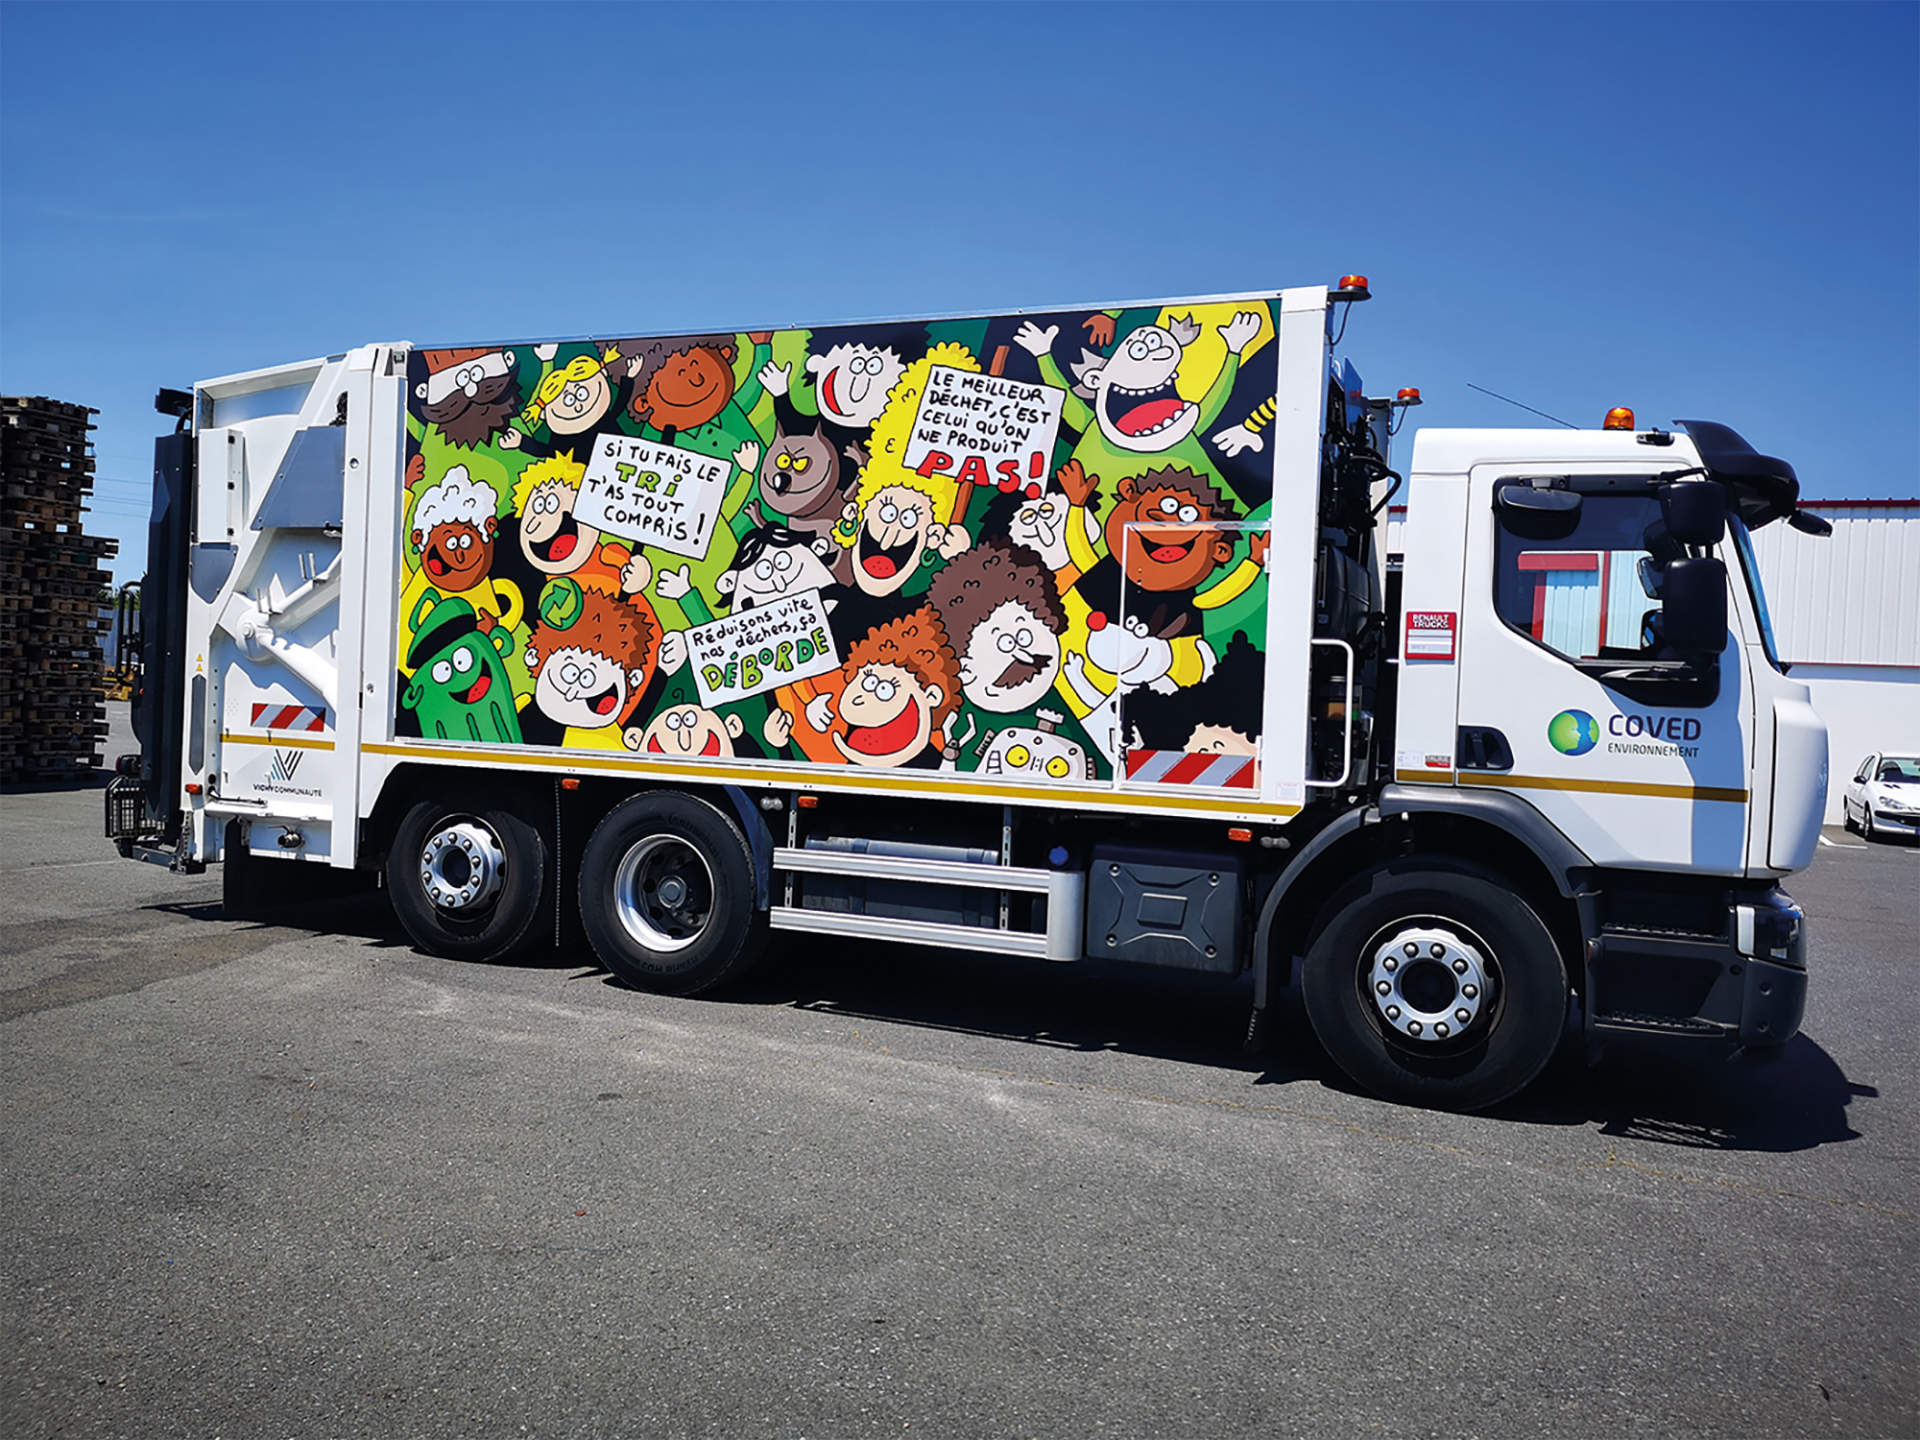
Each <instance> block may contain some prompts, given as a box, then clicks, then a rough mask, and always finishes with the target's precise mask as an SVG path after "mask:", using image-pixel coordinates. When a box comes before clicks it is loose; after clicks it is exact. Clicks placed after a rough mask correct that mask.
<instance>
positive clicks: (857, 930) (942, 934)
mask: <svg viewBox="0 0 1920 1440" xmlns="http://www.w3.org/2000/svg"><path fill="white" fill-rule="evenodd" d="M767 923H768V924H769V925H770V926H772V927H773V928H774V929H775V930H810V931H812V932H814V933H815V934H817V935H857V936H861V937H863V938H865V939H868V940H891V941H894V942H896V943H901V944H908V945H934V946H938V947H941V948H943V949H948V950H974V951H979V952H982V953H985V954H990V955H1029V956H1033V957H1035V958H1038V959H1045V958H1046V956H1047V937H1046V936H1045V935H1035V934H1030V933H1028V932H1026V931H1021V930H990V929H988V928H986V927H985V926H981V925H947V924H943V923H941V922H940V921H937V920H906V919H902V918H899V917H897V916H891V915H852V914H848V913H846V912H844V911H839V910H804V909H801V908H800V907H799V906H797V905H775V906H772V907H771V908H770V909H769V910H768V911H767Z"/></svg>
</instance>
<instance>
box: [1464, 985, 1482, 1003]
mask: <svg viewBox="0 0 1920 1440" xmlns="http://www.w3.org/2000/svg"><path fill="white" fill-rule="evenodd" d="M1460 993H1461V994H1462V995H1464V996H1466V997H1467V999H1469V1000H1477V999H1479V998H1480V987H1479V986H1478V985H1462V986H1461V987H1460Z"/></svg>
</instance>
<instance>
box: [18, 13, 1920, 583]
mask: <svg viewBox="0 0 1920 1440" xmlns="http://www.w3.org/2000/svg"><path fill="white" fill-rule="evenodd" d="M1354 271H1358V272H1361V273H1364V274H1366V275H1367V276H1368V277H1369V278H1370V279H1371V280H1372V283H1373V289H1374V294H1375V297H1376V298H1375V299H1374V300H1373V301H1372V302H1371V303H1370V304H1368V305H1367V306H1365V307H1362V308H1361V309H1359V310H1358V312H1357V313H1356V314H1355V315H1354V317H1353V320H1352V323H1351V325H1350V327H1349V329H1348V333H1347V337H1346V343H1345V345H1344V347H1343V348H1344V351H1345V353H1347V354H1348V355H1349V356H1350V357H1351V358H1352V359H1353V360H1354V362H1355V364H1356V365H1357V366H1358V367H1359V369H1360V371H1361V373H1362V375H1363V376H1365V377H1366V379H1367V381H1368V383H1369V386H1370V388H1371V389H1372V390H1373V391H1374V392H1375V393H1379V392H1382V391H1391V390H1395V389H1398V388H1399V387H1400V386H1403V385H1417V386H1419V387H1420V389H1421V390H1422V392H1423V394H1424V396H1425V398H1426V402H1427V403H1426V405H1425V407H1424V408H1423V409H1422V410H1420V411H1418V412H1416V413H1415V416H1414V420H1415V421H1416V422H1417V423H1419V424H1424V425H1441V426H1452V425H1514V424H1520V425H1532V424H1545V423H1546V422H1545V421H1539V420H1536V419H1534V418H1533V417H1531V416H1529V415H1527V414H1526V413H1524V412H1523V411H1520V410H1516V409H1514V408H1512V407H1510V406H1507V405H1503V404H1501V403H1499V402H1498V401H1495V400H1492V399H1489V398H1487V397H1486V396H1484V395H1481V394H1478V393H1476V392H1475V391H1474V390H1472V389H1469V388H1468V387H1469V385H1479V386H1484V387H1486V388H1487V389H1490V390H1495V391H1498V392H1500V393H1502V394H1504V395H1509V396H1512V397H1513V398H1515V399H1516V400H1520V401H1523V402H1525V403H1526V404H1528V405H1531V406H1534V407H1536V408H1538V409H1540V410H1543V411H1546V412H1548V413H1550V414H1553V415H1556V416H1559V417H1561V418H1563V419H1566V420H1570V421H1574V422H1576V423H1578V424H1580V425H1583V426H1590V425H1596V424H1598V422H1599V420H1600V418H1601V416H1602V415H1603V414H1604V413H1605V411H1606V410H1607V408H1608V407H1609V406H1612V405H1620V404H1624V405H1631V406H1632V407H1634V409H1635V410H1636V411H1637V413H1638V414H1639V416H1640V419H1641V423H1642V424H1643V425H1645V424H1648V423H1660V424H1666V423H1668V422H1669V421H1671V420H1673V419H1675V418H1679V417H1685V418H1704V419H1716V420H1720V421H1722V422H1724V423H1727V424H1730V425H1732V426H1734V428H1736V429H1737V430H1739V431H1741V432H1742V433H1743V434H1745V435H1746V437H1747V438H1748V439H1749V440H1750V441H1752V442H1753V443H1754V445H1755V446H1756V447H1758V448H1759V449H1761V450H1764V451H1767V452H1769V453H1773V454H1778V455H1782V456H1784V457H1786V458H1787V459H1789V460H1791V461H1792V462H1793V463H1794V464H1795V465H1796V467H1797V468H1798V469H1799V471H1800V475H1801V477H1802V481H1803V484H1804V487H1805V490H1806V493H1808V494H1810V495H1815V496H1825V497H1859V496H1906V495H1912V494H1915V493H1917V492H1920V440H1917V439H1916V431H1915V421H1916V413H1915V412H1916V405H1917V402H1920V6H1916V5H1914V4H1864V5H1848V4H1823V5H1810V6H1799V5H1788V4H1776V5H1754V6H1749V5H1741V4H1713V5H1702V6H1667V5H1655V4H1646V5H1618V6H1597V7H1589V6H1583V5H1537V6H1519V5H1504V6H1490V7H1480V6H1475V5H1422V6H1396V5H1346V6H1321V5H1308V4H1300V5H1277V6H1257V5H1233V6H1221V7H1212V6H1201V5H1182V6H1174V7H1163V6H1157V5H1124V6H1105V5H1070V6H1059V7H1045V6H1038V5H1022V6H1013V5H995V6H978V7H963V6H937V5H914V6H880V5H859V6H846V7H843V6H819V7H815V6H807V5H799V4H794V5H780V6H772V7H758V6H749V5H708V6H696V7H679V6H666V5H659V6H615V5H591V6H579V7H575V6H565V5H557V4H556V5H544V6H537V7H533V6H488V5H453V4H445V5H425V6H379V5H373V4H361V5H321V6H307V5H299V4H281V5H260V6H242V5H215V6H204V7H203V6H188V5H166V4H146V5H137V6H129V7H120V6H113V5H38V4H23V3H7V4H5V5H4V6H0V390H4V391H5V392H6V393H8V394H21V393H25V394H44V395H51V396H54V397H55V398H58V399H63V400H69V401H75V402H79V403H82V404H87V405H92V406H94V407H96V408H98V409H99V411H100V412H101V413H100V415H99V417H98V422H97V423H98V425H99V430H98V433H97V435H96V437H95V438H96V442H97V450H98V458H99V472H100V479H99V484H98V490H97V500H96V504H95V511H94V514H93V516H92V518H91V520H90V523H89V528H90V529H92V530H94V531H96V532H98V533H107V534H117V535H120V536H121V537H123V540H124V541H126V543H125V544H124V545H123V549H122V555H121V559H120V561H119V562H118V567H117V568H118V573H119V575H120V577H121V578H128V577H131V576H133V575H137V574H138V572H139V570H140V568H141V566H142V563H143V551H144V514H145V507H146V502H147V496H148V488H149V482H148V475H149V471H150V467H151V461H152V437H153V435H155V434H156V433H158V432H159V431H160V430H161V429H162V428H164V427H165V423H166V422H163V421H161V419H160V417H158V416H156V415H155V414H154V413H153V411H152V408H151V401H152V397H153V393H154V391H155V390H156V389H157V388H159V387H160V386H162V385H167V386H175V387H185V386H187V385H188V384H190V383H192V382H193V381H195V380H199V379H206V378H209V377H211V376H215V375H220V374H227V373H231V372H234V371H240V370H246V369H251V368H254V367H257V366H262V365H270V364H276V363H280V362H283V361H291V360H296V359H302V358H306V357H308V356H311V355H323V354H328V353H333V352H338V351H342V350H346V349H348V348H350V347H352V346H355V345H359V344H364V343H367V342H369V341H374V340H393V339H406V340H412V341H416V342H423V343H424V342H440V343H447V342H457V341H462V340H488V339H525V338H531V337H537V336H544V335H579V334H587V333H600V334H607V333H613V332H618V333H646V332H649V331H668V332H671V331H676V330H682V331H684V330H715V329H726V328H733V327H739V328H747V327H749V326H752V327H759V326H763V325H782V324H806V323H824V322H827V321H832V320H844V319H851V318H857V317H861V316H870V315H884V314H907V313H922V312H924V313H942V312H961V311H970V310H984V309H1003V308H1012V307H1018V306H1040V305H1048V304H1061V305H1066V304H1079V303H1093V302H1111V301H1117V300H1124V299H1135V298H1146V297H1162V296H1181V295H1198V294H1213V293H1222V292H1227V291H1233V290H1255V289H1273V288H1279V287H1282V286H1286V285H1297V284H1314V283H1326V282H1331V281H1333V280H1335V279H1336V278H1337V277H1338V276H1340V275H1341V274H1343V273H1347V272H1354ZM1401 444H1402V448H1400V449H1399V450H1398V451H1397V452H1396V453H1397V456H1398V458H1400V459H1402V460H1404V459H1405V458H1406V455H1407V453H1408V452H1407V450H1406V449H1405V448H1404V445H1405V438H1404V436H1403V439H1402V442H1401Z"/></svg>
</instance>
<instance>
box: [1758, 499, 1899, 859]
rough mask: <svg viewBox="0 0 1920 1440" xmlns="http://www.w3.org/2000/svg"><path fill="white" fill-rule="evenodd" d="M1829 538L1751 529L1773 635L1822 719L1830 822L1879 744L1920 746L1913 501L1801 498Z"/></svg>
mask: <svg viewBox="0 0 1920 1440" xmlns="http://www.w3.org/2000/svg"><path fill="white" fill-rule="evenodd" d="M1801 508H1802V509H1804V510H1810V511H1812V512H1813V513H1814V514H1816V515H1818V516H1820V517H1821V518H1822V519H1824V520H1826V521H1828V522H1829V523H1830V524H1832V526H1833V534H1832V535H1830V536H1827V537H1825V538H1820V537H1816V536H1812V535H1803V534H1801V533H1800V532H1799V531H1797V530H1793V529H1790V528H1789V527H1787V526H1785V525H1769V526H1767V527H1766V528H1765V529H1763V530H1761V531H1760V532H1759V533H1758V534H1757V535H1755V536H1754V537H1753V548H1754V553H1755V554H1756V555H1757V556H1758V557H1759V560H1760V576H1761V581H1762V583H1763V584H1764V585H1765V586H1766V589H1767V602H1768V605H1769V606H1770V607H1771V609H1772V611H1773V627H1774V642H1775V644H1776V645H1777V646H1778V647H1779V651H1780V658H1781V659H1782V660H1785V661H1787V662H1789V663H1790V664H1791V665H1792V666H1793V677H1794V679H1796V680H1802V681H1805V682H1806V683H1807V685H1808V686H1809V687H1810V688H1811V689H1812V691H1813V705H1814V708H1815V709H1816V710H1818V711H1819V712H1820V716H1821V718H1822V719H1824V720H1825V721H1826V722H1827V733H1828V761H1829V770H1828V782H1827V822H1828V823H1829V824H1833V825H1837V824H1839V823H1840V792H1841V791H1842V790H1843V789H1845V787H1846V783H1847V777H1849V776H1850V775H1852V774H1853V771H1854V769H1855V767H1856V766H1858V765H1859V763H1860V761H1861V760H1863V759H1864V758H1865V757H1866V756H1867V755H1868V754H1869V753H1871V752H1872V751H1875V750H1904V751H1907V752H1909V753H1912V754H1916V755H1920V500H1826V501H1808V502H1806V503H1805V504H1803V505H1802V506H1801Z"/></svg>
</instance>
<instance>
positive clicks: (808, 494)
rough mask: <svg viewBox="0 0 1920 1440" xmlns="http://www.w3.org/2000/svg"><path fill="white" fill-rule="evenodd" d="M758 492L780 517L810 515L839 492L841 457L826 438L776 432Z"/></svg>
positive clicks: (762, 465)
mask: <svg viewBox="0 0 1920 1440" xmlns="http://www.w3.org/2000/svg"><path fill="white" fill-rule="evenodd" d="M760 490H761V493H762V494H764V495H766V496H767V497H768V498H769V499H770V500H771V501H772V502H773V505H774V508H775V509H777V510H779V511H780V513H781V514H783V515H786V516H788V517H789V518H792V517H794V516H804V515H811V514H812V513H813V512H814V511H816V510H818V509H820V508H822V507H823V506H825V505H828V504H831V503H832V502H833V500H834V498H835V497H836V496H837V495H838V493H839V490H840V457H839V455H837V454H836V453H835V452H834V448H833V446H832V444H831V443H829V442H828V440H827V439H826V437H825V436H824V435H822V434H821V433H820V431H819V430H817V429H816V430H815V431H814V432H813V433H812V434H811V435H806V434H801V435H789V434H787V433H786V432H784V431H777V432H776V433H775V434H774V437H773V443H772V444H771V445H769V446H768V447H767V458H766V459H765V460H764V461H762V462H761V464H760Z"/></svg>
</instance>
